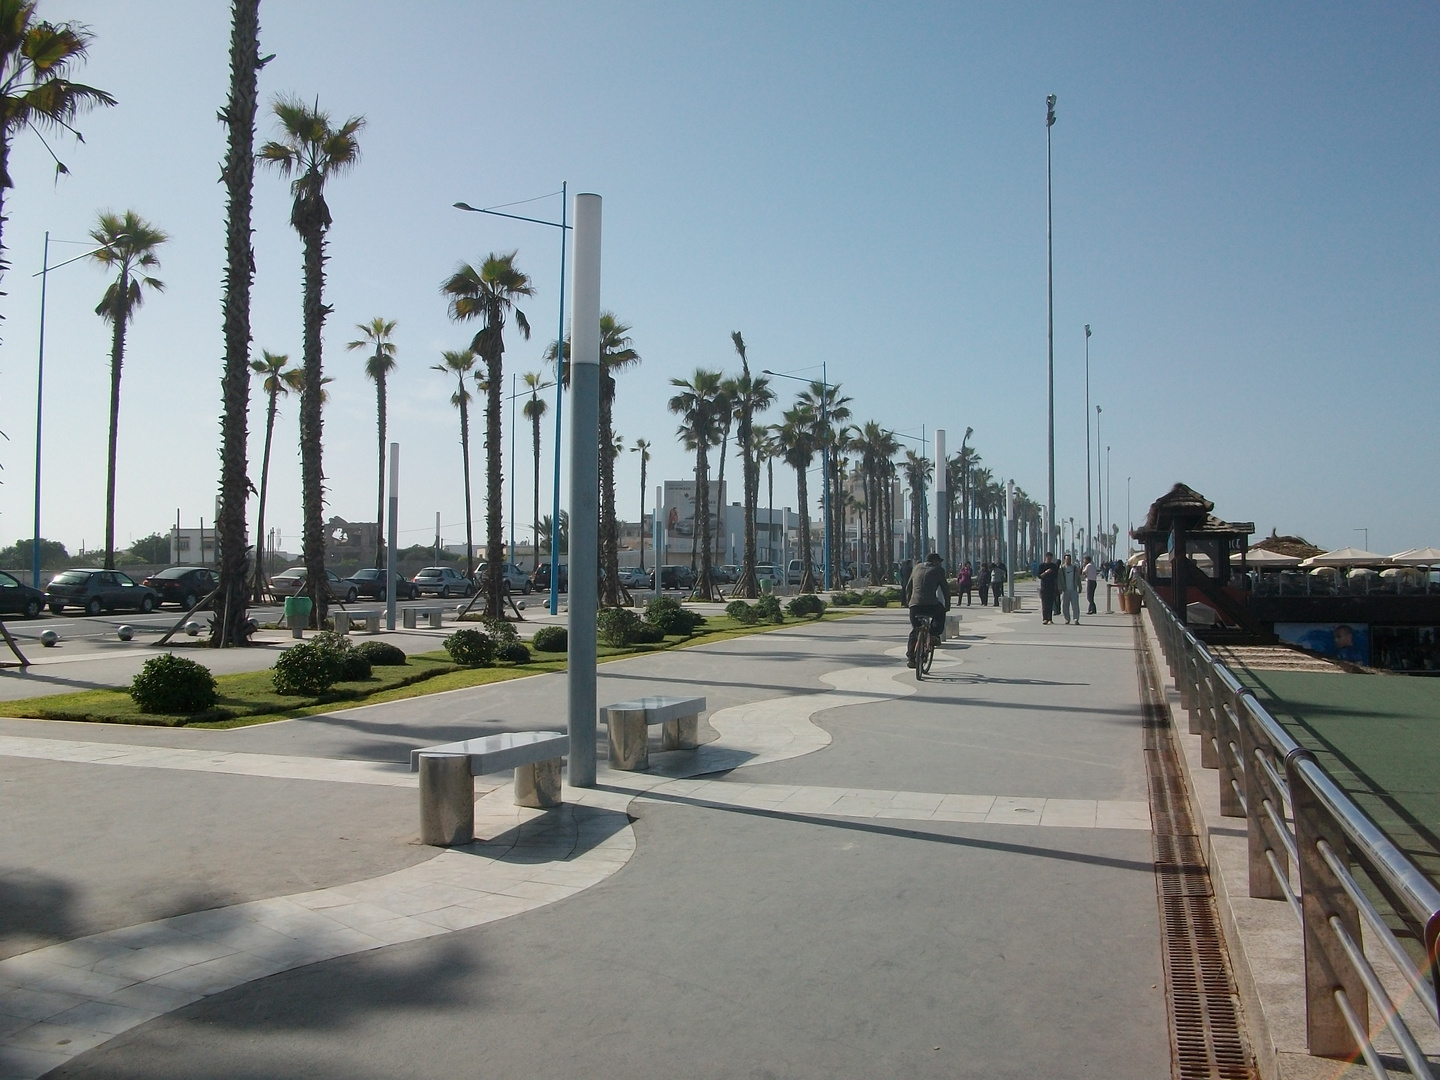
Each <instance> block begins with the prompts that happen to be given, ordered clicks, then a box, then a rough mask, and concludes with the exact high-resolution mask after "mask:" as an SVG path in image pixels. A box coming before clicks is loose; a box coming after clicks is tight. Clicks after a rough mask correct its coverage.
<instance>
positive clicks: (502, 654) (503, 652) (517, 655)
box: [495, 639, 530, 664]
mask: <svg viewBox="0 0 1440 1080" xmlns="http://www.w3.org/2000/svg"><path fill="white" fill-rule="evenodd" d="M495 658H496V659H497V660H504V661H505V662H506V663H510V664H528V663H529V662H530V650H529V649H527V648H526V647H525V643H524V642H523V641H520V640H518V639H517V640H515V641H507V642H505V643H504V644H503V645H501V646H500V648H499V649H498V650H496V653H495Z"/></svg>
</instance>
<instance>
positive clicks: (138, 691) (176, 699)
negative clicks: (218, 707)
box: [130, 653, 218, 716]
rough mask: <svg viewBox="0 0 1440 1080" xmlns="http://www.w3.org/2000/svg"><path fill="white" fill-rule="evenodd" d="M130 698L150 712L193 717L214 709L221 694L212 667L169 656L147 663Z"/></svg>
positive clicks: (132, 688) (133, 687)
mask: <svg viewBox="0 0 1440 1080" xmlns="http://www.w3.org/2000/svg"><path fill="white" fill-rule="evenodd" d="M130 697H131V698H132V699H133V700H134V702H135V704H136V705H139V706H140V708H142V709H144V710H145V711H146V712H147V713H162V714H165V715H173V716H191V715H194V714H195V713H198V712H204V711H205V710H206V709H208V708H211V707H212V706H213V705H214V704H215V702H216V700H217V698H218V694H217V693H216V691H215V676H213V675H211V674H210V669H209V668H207V667H206V666H205V665H203V664H197V663H196V662H195V661H194V660H187V659H185V657H183V656H176V655H175V654H174V653H166V654H165V655H164V656H152V657H151V658H150V659H149V660H146V661H145V666H144V667H142V668H141V669H140V673H139V674H138V675H136V676H135V678H134V679H132V680H131V681H130Z"/></svg>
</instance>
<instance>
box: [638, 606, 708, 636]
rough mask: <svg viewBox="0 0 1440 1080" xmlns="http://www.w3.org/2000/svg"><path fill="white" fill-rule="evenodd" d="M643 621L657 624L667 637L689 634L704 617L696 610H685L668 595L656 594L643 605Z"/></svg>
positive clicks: (699, 624) (702, 621)
mask: <svg viewBox="0 0 1440 1080" xmlns="http://www.w3.org/2000/svg"><path fill="white" fill-rule="evenodd" d="M645 621H646V622H648V623H650V624H651V625H652V626H658V627H659V628H660V632H661V633H662V634H664V635H666V636H667V637H669V636H670V635H672V634H679V635H681V636H689V635H690V634H693V633H694V632H695V628H696V627H697V626H701V625H702V624H704V622H705V619H704V617H703V616H701V615H700V614H699V613H698V612H694V611H687V610H686V609H685V608H683V607H681V606H680V601H679V600H676V599H675V598H674V597H670V596H657V597H656V598H655V599H653V600H651V601H650V603H649V604H647V605H646V607H645Z"/></svg>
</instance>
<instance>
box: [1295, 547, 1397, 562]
mask: <svg viewBox="0 0 1440 1080" xmlns="http://www.w3.org/2000/svg"><path fill="white" fill-rule="evenodd" d="M1389 562H1390V560H1389V559H1388V558H1387V557H1386V556H1384V555H1379V554H1377V553H1375V552H1373V551H1362V550H1361V549H1360V548H1356V547H1343V548H1340V549H1338V550H1336V551H1327V552H1325V553H1324V554H1323V555H1312V556H1310V558H1308V559H1306V560H1305V561H1304V562H1302V563H1301V564H1300V565H1301V566H1306V567H1309V566H1342V567H1343V566H1386V565H1388V564H1389Z"/></svg>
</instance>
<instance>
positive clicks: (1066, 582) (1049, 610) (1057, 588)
mask: <svg viewBox="0 0 1440 1080" xmlns="http://www.w3.org/2000/svg"><path fill="white" fill-rule="evenodd" d="M1035 576H1036V577H1037V578H1039V580H1040V618H1041V621H1042V622H1044V623H1045V624H1046V625H1047V626H1048V625H1050V624H1051V623H1052V622H1053V621H1054V618H1055V614H1056V613H1057V612H1059V613H1060V614H1061V615H1062V616H1064V618H1065V625H1066V626H1069V625H1071V624H1072V623H1073V624H1074V625H1076V626H1079V625H1080V584H1081V582H1084V584H1085V600H1086V614H1087V615H1094V614H1095V586H1096V583H1097V582H1098V580H1099V577H1100V571H1099V568H1098V567H1097V566H1096V565H1095V560H1094V559H1092V558H1091V557H1090V556H1089V555H1086V556H1085V561H1084V562H1083V563H1081V564H1080V565H1078V566H1077V565H1076V564H1075V559H1074V557H1073V556H1072V555H1071V554H1070V553H1069V552H1068V551H1067V552H1066V553H1065V557H1064V558H1063V559H1061V560H1060V562H1058V563H1057V562H1056V561H1055V553H1054V552H1053V551H1047V552H1046V553H1045V561H1044V562H1042V563H1041V564H1040V566H1039V568H1038V569H1037V571H1036V575H1035Z"/></svg>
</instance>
